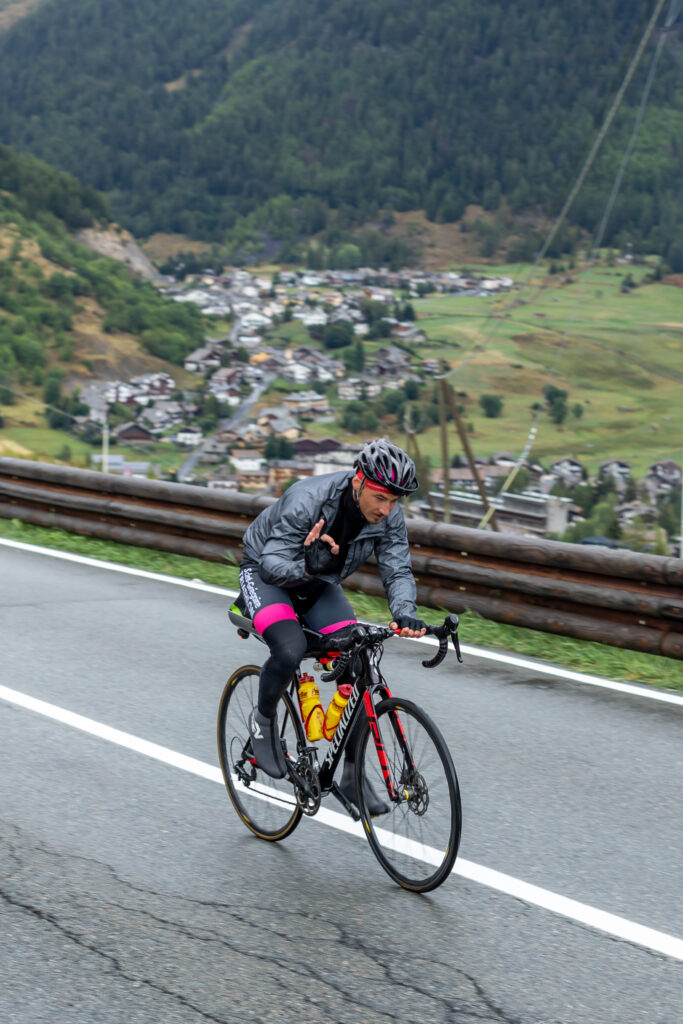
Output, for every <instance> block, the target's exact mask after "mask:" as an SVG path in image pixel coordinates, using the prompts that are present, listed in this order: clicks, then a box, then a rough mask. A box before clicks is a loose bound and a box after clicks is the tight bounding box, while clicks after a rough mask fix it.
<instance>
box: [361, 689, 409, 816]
mask: <svg viewBox="0 0 683 1024" xmlns="http://www.w3.org/2000/svg"><path fill="white" fill-rule="evenodd" d="M363 703H364V704H365V713H366V715H367V716H368V724H369V726H370V732H371V733H372V738H373V740H374V741H375V749H376V751H377V757H378V758H379V765H380V768H381V769H382V778H383V779H384V785H385V786H386V787H387V793H388V795H389V799H390V800H391V801H392V802H393V803H397V802H398V800H399V794H398V791H397V789H396V786H395V785H394V780H393V779H392V777H391V769H390V767H389V758H388V757H387V752H386V749H385V746H384V741H383V740H382V734H381V732H380V728H379V722H378V721H377V715H376V714H375V706H374V704H373V703H372V697H371V696H370V691H369V690H366V691H365V693H364V694H363ZM399 728H400V729H401V733H403V729H402V728H401V724H400V722H399ZM404 739H405V737H404ZM404 753H405V751H404Z"/></svg>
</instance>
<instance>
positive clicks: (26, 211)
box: [0, 146, 204, 425]
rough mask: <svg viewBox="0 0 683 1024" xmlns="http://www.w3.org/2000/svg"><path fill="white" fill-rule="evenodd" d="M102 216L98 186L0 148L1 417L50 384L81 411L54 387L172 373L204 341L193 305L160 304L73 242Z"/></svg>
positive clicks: (119, 268) (65, 404) (110, 263)
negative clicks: (23, 396) (126, 375)
mask: <svg viewBox="0 0 683 1024" xmlns="http://www.w3.org/2000/svg"><path fill="white" fill-rule="evenodd" d="M107 219H108V211H107V204H106V201H105V200H104V199H103V198H102V197H101V196H99V195H98V194H97V193H96V192H95V191H94V189H92V188H91V187H89V186H86V187H84V186H82V185H81V184H80V183H79V182H78V181H76V180H75V179H74V178H72V177H71V176H70V175H68V174H65V173H63V172H58V171H54V170H53V169H52V168H50V167H48V166H47V165H45V164H44V163H42V161H40V160H37V159H36V158H35V157H33V156H26V155H21V156H19V155H17V154H15V153H14V152H13V151H12V150H11V149H9V148H8V147H6V146H0V417H3V416H4V418H5V419H7V418H8V415H9V414H8V412H7V409H6V408H3V407H9V406H14V405H15V404H16V402H17V400H18V399H19V396H18V395H17V394H16V392H21V393H22V394H25V393H28V395H29V397H30V398H32V399H37V398H38V397H39V396H41V395H42V394H43V388H48V385H49V387H50V388H51V389H52V397H51V398H50V399H49V400H50V401H51V402H52V404H53V405H60V402H61V403H62V404H61V408H63V409H64V411H65V413H68V412H71V413H73V412H75V411H79V410H75V409H74V408H72V406H71V400H70V398H69V397H68V396H67V395H61V394H60V392H59V387H58V386H57V387H56V388H55V384H54V382H55V381H56V382H58V383H59V382H61V380H62V378H63V377H67V379H71V380H73V379H75V378H77V379H80V380H81V381H83V382H84V381H87V380H88V378H90V377H93V378H107V377H118V376H120V375H121V374H122V373H126V372H128V373H129V374H130V375H132V374H134V373H141V372H143V371H145V370H152V369H162V368H163V369H168V368H169V367H168V362H173V363H182V361H183V359H184V357H185V355H187V353H188V352H189V351H191V349H193V348H195V347H196V346H197V345H198V344H200V343H201V342H202V340H203V332H204V321H203V318H202V316H201V314H200V313H199V311H198V310H197V309H196V307H193V306H191V305H190V304H187V303H182V304H181V303H175V302H171V301H169V300H165V299H163V298H161V297H160V296H159V295H158V294H157V292H156V290H155V289H154V288H153V287H152V285H150V284H148V283H145V282H143V281H140V280H136V279H133V278H132V277H131V275H130V273H129V272H128V270H127V269H126V267H125V266H123V264H121V263H119V262H116V261H114V260H112V259H107V258H105V257H102V256H99V255H96V254H95V253H93V252H91V251H90V250H89V249H86V248H85V247H84V246H82V245H79V244H78V243H77V242H76V241H75V240H74V239H73V237H72V236H71V233H70V230H69V229H71V230H73V229H76V228H84V227H87V226H89V225H91V224H93V223H94V222H96V221H97V222H101V221H102V220H104V221H106V220H107ZM114 230H115V228H114ZM162 360H163V362H162ZM181 372H182V371H181ZM50 379H51V380H52V381H53V383H52V384H49V381H50ZM34 407H35V406H34ZM54 416H55V417H56V419H55V421H54V423H52V425H55V423H59V422H60V415H59V414H58V413H54Z"/></svg>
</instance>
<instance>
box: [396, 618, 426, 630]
mask: <svg viewBox="0 0 683 1024" xmlns="http://www.w3.org/2000/svg"><path fill="white" fill-rule="evenodd" d="M394 622H395V623H396V625H397V626H398V628H399V629H412V630H414V631H415V632H416V633H417V632H418V631H419V630H421V629H425V627H426V626H427V623H426V622H423V621H422V619H416V618H415V616H414V615H397V616H395V618H394Z"/></svg>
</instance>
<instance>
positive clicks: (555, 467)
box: [550, 455, 588, 487]
mask: <svg viewBox="0 0 683 1024" xmlns="http://www.w3.org/2000/svg"><path fill="white" fill-rule="evenodd" d="M550 468H551V470H552V472H553V474H554V475H555V476H556V477H559V479H560V480H561V481H562V483H564V484H566V485H567V487H576V486H577V485H578V484H580V483H583V481H584V480H585V479H586V477H587V476H588V474H587V473H586V470H585V468H584V467H583V466H582V465H581V463H580V462H579V460H578V459H574V458H572V457H571V455H565V456H564V458H562V459H557V461H556V462H553V464H552V466H551V467H550Z"/></svg>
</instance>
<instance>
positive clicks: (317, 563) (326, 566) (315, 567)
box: [304, 538, 339, 576]
mask: <svg viewBox="0 0 683 1024" xmlns="http://www.w3.org/2000/svg"><path fill="white" fill-rule="evenodd" d="M338 557H339V555H333V554H332V548H331V547H330V545H329V544H328V543H327V541H324V540H320V538H318V540H314V541H313V543H312V544H309V545H308V547H305V548H304V564H305V566H306V572H307V574H308V575H309V576H324V575H325V573H327V572H329V571H330V569H331V568H332V567H333V565H334V564H335V562H336V560H337V559H338Z"/></svg>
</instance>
